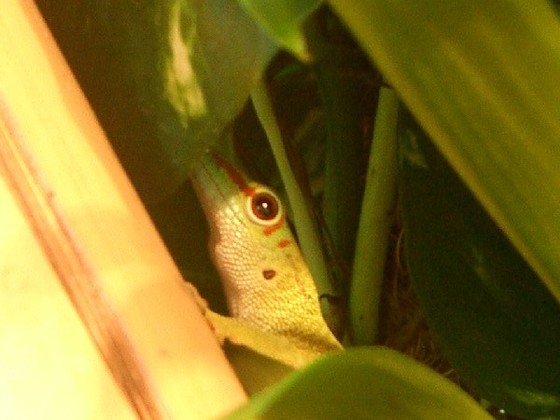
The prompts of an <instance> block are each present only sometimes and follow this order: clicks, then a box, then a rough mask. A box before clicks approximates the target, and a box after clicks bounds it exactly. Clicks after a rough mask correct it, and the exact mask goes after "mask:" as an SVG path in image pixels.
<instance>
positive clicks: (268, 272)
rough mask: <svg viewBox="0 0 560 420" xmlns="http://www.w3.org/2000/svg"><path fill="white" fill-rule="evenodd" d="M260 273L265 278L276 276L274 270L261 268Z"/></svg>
mask: <svg viewBox="0 0 560 420" xmlns="http://www.w3.org/2000/svg"><path fill="white" fill-rule="evenodd" d="M262 275H263V277H264V278H265V279H267V280H270V279H272V278H274V276H276V270H263V272H262Z"/></svg>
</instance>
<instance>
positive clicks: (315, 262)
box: [251, 80, 335, 296]
mask: <svg viewBox="0 0 560 420" xmlns="http://www.w3.org/2000/svg"><path fill="white" fill-rule="evenodd" d="M251 99H252V101H253V105H254V107H255V111H256V112H257V116H258V117H259V120H260V122H261V124H262V126H263V128H264V130H265V132H266V135H267V137H268V141H269V142H270V147H271V149H272V153H273V154H274V158H275V159H276V164H277V165H278V169H279V170H280V176H281V177H282V181H283V182H284V186H285V188H286V193H287V195H288V200H289V201H290V207H291V208H292V212H293V214H294V225H295V228H296V231H297V234H298V238H299V241H300V245H301V249H302V252H303V256H304V257H305V260H306V261H307V264H308V266H309V270H310V271H311V274H312V275H313V279H314V280H315V284H316V286H317V291H318V292H319V296H323V295H327V296H334V295H335V292H334V288H333V286H332V284H331V282H330V277H329V274H328V273H329V272H328V269H327V265H326V263H325V259H324V258H323V251H322V247H321V241H320V239H319V235H318V231H317V228H316V226H315V223H314V222H313V214H312V211H311V209H310V208H309V206H308V205H307V202H306V200H305V196H304V194H303V193H302V190H301V189H300V187H299V185H298V182H297V179H296V177H295V175H294V172H293V171H292V167H291V165H290V161H289V159H288V155H287V154H286V151H285V149H284V144H283V141H282V134H281V133H280V128H279V127H278V123H277V121H276V116H275V115H274V110H273V109H272V104H271V101H270V97H269V95H268V91H267V87H266V84H265V83H264V81H262V80H261V81H260V82H259V83H258V84H257V85H256V86H255V88H254V89H253V91H252V93H251Z"/></svg>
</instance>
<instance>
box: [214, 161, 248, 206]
mask: <svg viewBox="0 0 560 420" xmlns="http://www.w3.org/2000/svg"><path fill="white" fill-rule="evenodd" d="M212 158H213V159H214V160H215V161H216V163H217V164H218V165H220V166H221V167H222V168H223V169H224V171H226V173H227V175H228V176H229V179H231V180H232V182H233V183H235V184H236V185H237V187H238V188H239V189H240V190H241V191H242V192H243V194H245V195H246V196H248V197H251V196H252V195H253V194H254V193H255V188H253V187H251V186H250V185H249V184H247V181H246V180H245V177H244V176H243V175H242V174H241V173H240V172H238V171H237V169H235V168H234V167H233V165H232V164H231V163H229V162H228V161H227V160H225V159H224V158H223V157H221V156H220V155H218V154H216V153H212Z"/></svg>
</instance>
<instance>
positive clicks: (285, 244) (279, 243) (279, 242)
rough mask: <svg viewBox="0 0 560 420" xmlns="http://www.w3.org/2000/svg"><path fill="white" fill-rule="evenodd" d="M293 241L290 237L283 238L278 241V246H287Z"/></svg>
mask: <svg viewBox="0 0 560 420" xmlns="http://www.w3.org/2000/svg"><path fill="white" fill-rule="evenodd" d="M291 243H292V241H290V240H289V239H282V240H281V241H278V248H286V247H287V246H288V245H290V244H291Z"/></svg>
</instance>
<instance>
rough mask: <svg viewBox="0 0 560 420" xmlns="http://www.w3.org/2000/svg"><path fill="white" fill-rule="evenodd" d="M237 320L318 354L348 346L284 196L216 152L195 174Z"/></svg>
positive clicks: (212, 244) (215, 257)
mask: <svg viewBox="0 0 560 420" xmlns="http://www.w3.org/2000/svg"><path fill="white" fill-rule="evenodd" d="M191 181H192V184H193V186H194V189H195V192H196V194H197V196H198V198H199V200H200V202H201V205H202V208H203V210H204V213H205V216H206V218H207V221H208V224H209V226H210V239H209V251H210V254H211V257H212V260H213V262H214V264H215V266H216V268H217V270H218V272H219V274H220V277H221V281H222V285H223V288H224V292H225V295H226V300H227V304H228V309H229V312H230V315H231V317H233V319H234V320H237V321H239V322H241V323H243V324H245V325H249V326H251V327H254V328H255V329H257V330H259V331H262V332H264V333H267V334H272V335H275V336H279V337H284V338H286V339H287V340H288V341H289V342H290V343H292V344H293V345H294V346H295V347H297V348H299V349H301V350H304V351H309V352H311V353H312V354H317V355H319V354H322V353H324V352H327V351H330V350H336V349H340V348H342V346H341V344H340V343H339V342H338V340H337V339H336V338H335V336H334V335H333V334H332V332H331V331H330V329H329V327H328V326H327V324H326V322H325V320H324V319H323V316H322V314H321V309H320V304H319V296H318V293H317V289H316V287H315V283H314V282H313V278H312V276H311V273H310V271H309V269H308V267H307V264H306V263H305V260H304V258H303V256H302V254H301V252H300V249H299V246H298V244H297V242H296V240H295V238H294V236H293V234H292V232H291V230H290V227H289V225H288V222H287V220H286V211H285V208H284V206H283V204H282V203H281V201H280V199H279V197H278V195H277V194H276V193H275V192H274V191H272V190H271V189H270V188H269V187H267V186H265V185H263V184H259V183H256V182H254V181H252V180H251V179H249V178H248V177H247V176H246V175H245V174H244V173H242V172H241V171H239V170H238V169H237V168H236V167H234V165H233V164H231V163H230V162H229V161H227V160H226V159H224V158H223V157H222V156H221V155H219V154H217V153H216V152H214V151H209V152H208V153H207V154H206V155H205V156H204V157H203V158H202V159H201V161H200V162H199V163H198V164H197V165H196V166H195V168H194V169H193V171H192V172H191Z"/></svg>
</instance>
